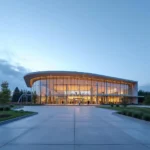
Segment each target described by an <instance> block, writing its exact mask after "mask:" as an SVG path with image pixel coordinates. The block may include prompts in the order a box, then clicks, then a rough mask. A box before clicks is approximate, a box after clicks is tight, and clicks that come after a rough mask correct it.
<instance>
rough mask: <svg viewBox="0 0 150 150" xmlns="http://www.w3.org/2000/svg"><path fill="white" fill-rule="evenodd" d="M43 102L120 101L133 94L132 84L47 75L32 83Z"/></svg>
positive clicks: (33, 89) (85, 102) (40, 101)
mask: <svg viewBox="0 0 150 150" xmlns="http://www.w3.org/2000/svg"><path fill="white" fill-rule="evenodd" d="M32 91H33V92H35V93H36V95H37V103H41V104H78V103H79V102H80V103H81V104H87V103H90V104H101V103H104V104H107V103H110V102H114V103H119V102H120V97H121V96H129V95H131V94H132V85H131V84H129V83H128V84H127V83H122V82H118V81H113V80H112V81H105V80H97V79H91V78H80V77H74V78H73V77H58V76H53V77H50V76H47V77H45V78H43V77H42V78H41V79H38V80H37V81H35V82H34V84H33V85H32Z"/></svg>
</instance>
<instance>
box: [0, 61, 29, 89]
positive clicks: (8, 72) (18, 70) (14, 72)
mask: <svg viewBox="0 0 150 150" xmlns="http://www.w3.org/2000/svg"><path fill="white" fill-rule="evenodd" d="M28 72H30V70H29V69H27V68H25V67H23V66H20V65H19V64H16V65H14V64H13V65H12V64H11V63H10V62H8V61H7V60H5V59H0V83H1V82H2V81H7V82H8V83H9V87H10V89H11V90H14V88H15V87H19V88H20V89H27V86H26V85H25V82H24V78H23V76H24V75H25V74H27V73H28Z"/></svg>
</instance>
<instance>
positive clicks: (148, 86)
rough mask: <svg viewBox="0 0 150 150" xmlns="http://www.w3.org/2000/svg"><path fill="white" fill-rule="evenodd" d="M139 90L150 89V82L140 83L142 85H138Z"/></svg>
mask: <svg viewBox="0 0 150 150" xmlns="http://www.w3.org/2000/svg"><path fill="white" fill-rule="evenodd" d="M139 90H143V91H150V83H149V84H145V85H142V86H139Z"/></svg>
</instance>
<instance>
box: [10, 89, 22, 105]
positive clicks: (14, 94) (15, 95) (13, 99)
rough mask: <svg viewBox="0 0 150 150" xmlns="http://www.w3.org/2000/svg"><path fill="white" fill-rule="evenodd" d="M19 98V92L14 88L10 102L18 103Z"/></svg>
mask: <svg viewBox="0 0 150 150" xmlns="http://www.w3.org/2000/svg"><path fill="white" fill-rule="evenodd" d="M19 97H20V90H19V88H18V87H16V88H15V90H14V93H13V97H12V102H18V100H19Z"/></svg>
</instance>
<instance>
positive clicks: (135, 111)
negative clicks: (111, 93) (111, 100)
mask: <svg viewBox="0 0 150 150" xmlns="http://www.w3.org/2000/svg"><path fill="white" fill-rule="evenodd" d="M99 108H105V109H111V110H116V111H117V112H118V113H119V114H122V115H126V116H130V117H134V118H139V119H143V120H146V121H150V108H144V107H129V106H127V107H123V106H120V107H116V106H115V105H114V107H111V106H104V105H103V106H99Z"/></svg>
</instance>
